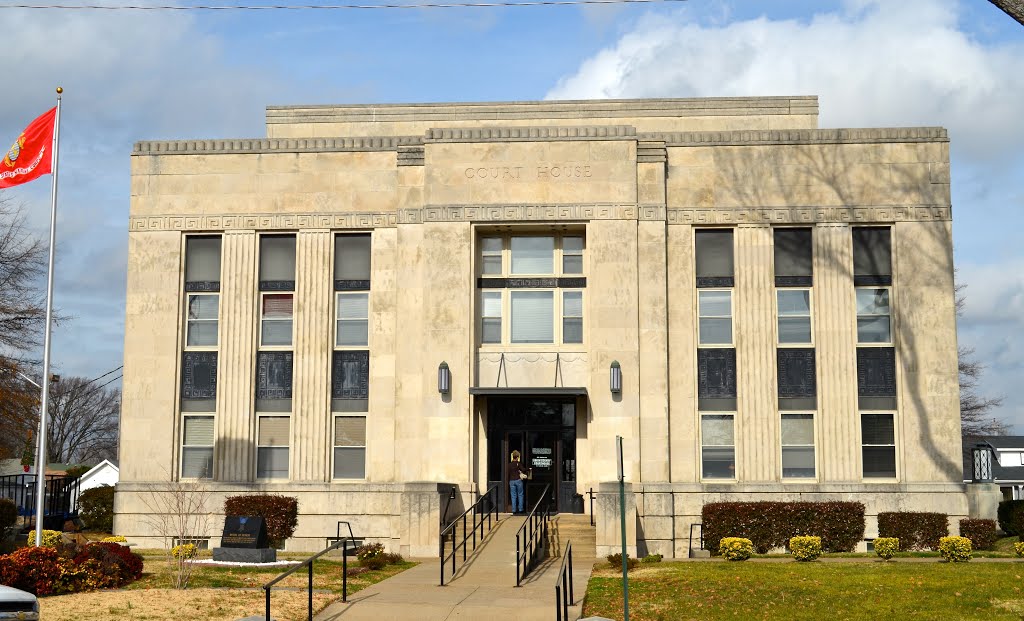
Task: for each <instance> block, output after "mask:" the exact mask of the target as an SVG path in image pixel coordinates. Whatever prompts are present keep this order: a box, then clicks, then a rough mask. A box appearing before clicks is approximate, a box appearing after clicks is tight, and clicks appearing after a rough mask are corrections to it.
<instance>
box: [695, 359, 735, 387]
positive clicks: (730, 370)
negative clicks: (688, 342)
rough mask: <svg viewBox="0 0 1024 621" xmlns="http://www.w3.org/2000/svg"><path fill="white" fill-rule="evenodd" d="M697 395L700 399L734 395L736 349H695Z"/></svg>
mask: <svg viewBox="0 0 1024 621" xmlns="http://www.w3.org/2000/svg"><path fill="white" fill-rule="evenodd" d="M697 396H698V397H699V398H701V399H725V398H735V397H736V350H735V349H732V348H729V349H724V348H723V349H698V350H697Z"/></svg>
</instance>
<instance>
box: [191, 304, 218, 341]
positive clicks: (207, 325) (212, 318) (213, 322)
mask: <svg viewBox="0 0 1024 621" xmlns="http://www.w3.org/2000/svg"><path fill="white" fill-rule="evenodd" d="M219 310H220V294H217V293H189V294H188V310H187V317H186V330H185V332H186V336H185V346H186V347H216V346H217V316H218V312H219Z"/></svg>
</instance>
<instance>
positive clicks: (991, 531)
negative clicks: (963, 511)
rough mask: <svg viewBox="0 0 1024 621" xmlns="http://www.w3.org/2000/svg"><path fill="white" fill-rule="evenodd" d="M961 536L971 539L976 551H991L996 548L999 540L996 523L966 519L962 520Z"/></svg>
mask: <svg viewBox="0 0 1024 621" xmlns="http://www.w3.org/2000/svg"><path fill="white" fill-rule="evenodd" d="M960 536H961V537H967V538H968V539H970V540H971V547H972V548H973V549H975V550H991V549H993V548H995V547H996V539H998V537H996V521H995V520H975V519H972V518H964V519H962V520H960Z"/></svg>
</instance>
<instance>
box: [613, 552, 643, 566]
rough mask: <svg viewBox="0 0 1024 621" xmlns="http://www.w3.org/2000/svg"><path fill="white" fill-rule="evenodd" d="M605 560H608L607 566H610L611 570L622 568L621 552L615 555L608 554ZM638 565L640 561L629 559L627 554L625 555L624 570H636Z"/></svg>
mask: <svg viewBox="0 0 1024 621" xmlns="http://www.w3.org/2000/svg"><path fill="white" fill-rule="evenodd" d="M605 558H607V559H608V564H609V565H611V566H612V568H613V569H614V568H616V567H618V568H621V567H622V552H616V553H615V554H609V555H608V556H607V557H605ZM639 564H640V561H638V560H637V559H635V558H633V557H631V556H630V555H628V554H627V555H626V569H627V571H628V570H630V569H636V566H637V565H639Z"/></svg>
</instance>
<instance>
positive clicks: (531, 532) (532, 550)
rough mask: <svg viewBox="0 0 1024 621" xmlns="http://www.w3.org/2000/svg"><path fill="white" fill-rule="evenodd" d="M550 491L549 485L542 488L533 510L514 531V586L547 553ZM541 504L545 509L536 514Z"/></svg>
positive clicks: (519, 583) (519, 582) (518, 584)
mask: <svg viewBox="0 0 1024 621" xmlns="http://www.w3.org/2000/svg"><path fill="white" fill-rule="evenodd" d="M550 489H551V485H545V486H544V491H542V492H541V493H540V498H538V499H537V502H535V503H534V504H533V508H532V509H530V512H529V513H528V514H527V515H526V519H525V520H523V525H522V526H520V527H519V530H517V531H516V586H520V585H521V584H522V581H523V578H525V577H526V574H528V573H530V570H532V569H533V567H534V565H536V564H537V561H539V560H540V559H541V558H543V555H544V554H546V553H547V541H548V520H550V519H551V513H550V512H549V511H548V507H550V506H551V501H550V500H549V499H548V491H549V490H550ZM542 503H546V504H545V508H544V510H543V511H541V512H540V513H538V512H537V509H539V508H540V506H541V504H542Z"/></svg>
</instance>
